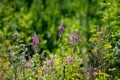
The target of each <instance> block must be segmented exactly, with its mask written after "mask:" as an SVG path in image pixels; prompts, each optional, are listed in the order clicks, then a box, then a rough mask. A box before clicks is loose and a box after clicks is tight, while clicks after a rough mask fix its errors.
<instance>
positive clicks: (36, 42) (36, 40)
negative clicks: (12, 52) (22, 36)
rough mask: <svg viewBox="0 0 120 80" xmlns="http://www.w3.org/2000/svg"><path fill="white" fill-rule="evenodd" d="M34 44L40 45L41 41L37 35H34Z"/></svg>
mask: <svg viewBox="0 0 120 80" xmlns="http://www.w3.org/2000/svg"><path fill="white" fill-rule="evenodd" d="M32 43H33V44H34V45H37V44H39V39H38V37H37V35H34V36H33V37H32Z"/></svg>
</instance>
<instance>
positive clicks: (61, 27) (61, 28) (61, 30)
mask: <svg viewBox="0 0 120 80" xmlns="http://www.w3.org/2000/svg"><path fill="white" fill-rule="evenodd" d="M58 29H59V32H60V33H63V32H64V30H65V28H64V26H63V25H62V24H61V25H59V28H58Z"/></svg>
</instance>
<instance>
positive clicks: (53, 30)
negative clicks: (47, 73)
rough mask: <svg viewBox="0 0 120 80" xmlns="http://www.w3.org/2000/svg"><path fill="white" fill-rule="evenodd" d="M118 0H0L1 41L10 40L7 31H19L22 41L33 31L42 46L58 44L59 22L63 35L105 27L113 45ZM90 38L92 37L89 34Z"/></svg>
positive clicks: (119, 13)
mask: <svg viewBox="0 0 120 80" xmlns="http://www.w3.org/2000/svg"><path fill="white" fill-rule="evenodd" d="M119 7H120V1H119V0H0V42H2V43H3V42H5V43H6V44H8V45H9V44H10V41H9V39H10V35H11V34H13V33H14V32H18V33H19V34H20V37H21V38H22V39H23V40H24V42H25V43H27V44H29V43H31V36H32V35H33V33H34V32H35V33H36V34H37V35H38V37H39V39H40V46H41V48H42V49H43V50H45V49H48V50H49V51H51V52H52V51H54V49H55V48H57V47H58V46H57V45H58V42H57V40H58V26H59V25H60V24H63V25H64V26H65V31H66V33H67V34H66V35H69V34H70V33H73V32H80V31H83V32H85V33H86V37H87V38H88V40H89V38H90V37H91V36H92V34H95V33H97V31H96V29H97V28H102V27H109V28H107V29H108V30H109V31H108V32H110V34H111V35H113V36H114V40H112V39H113V37H112V39H110V42H112V44H113V45H115V43H116V42H117V41H118V39H119V34H120V29H119V27H120V26H119V25H120V22H119V21H120V10H119ZM92 39H93V37H92Z"/></svg>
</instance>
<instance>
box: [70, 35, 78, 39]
mask: <svg viewBox="0 0 120 80" xmlns="http://www.w3.org/2000/svg"><path fill="white" fill-rule="evenodd" d="M70 39H71V40H72V41H78V40H79V36H78V35H77V34H70Z"/></svg>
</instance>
